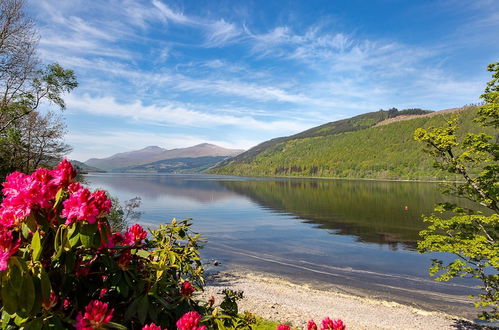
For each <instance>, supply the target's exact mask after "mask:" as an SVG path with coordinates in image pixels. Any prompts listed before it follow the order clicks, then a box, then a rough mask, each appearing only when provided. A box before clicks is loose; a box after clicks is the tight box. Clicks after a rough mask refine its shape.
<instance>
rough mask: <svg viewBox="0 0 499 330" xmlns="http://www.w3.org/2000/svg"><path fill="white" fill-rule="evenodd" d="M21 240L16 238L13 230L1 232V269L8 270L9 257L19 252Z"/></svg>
mask: <svg viewBox="0 0 499 330" xmlns="http://www.w3.org/2000/svg"><path fill="white" fill-rule="evenodd" d="M19 245H20V240H14V237H12V232H11V231H5V230H4V231H2V232H0V270H6V269H7V267H8V265H9V258H10V257H11V256H12V255H14V254H16V253H17V250H18V249H19Z"/></svg>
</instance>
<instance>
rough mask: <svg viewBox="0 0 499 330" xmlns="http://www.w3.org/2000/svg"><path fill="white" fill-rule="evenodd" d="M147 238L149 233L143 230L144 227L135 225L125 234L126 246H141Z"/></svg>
mask: <svg viewBox="0 0 499 330" xmlns="http://www.w3.org/2000/svg"><path fill="white" fill-rule="evenodd" d="M146 236H147V232H146V231H145V230H144V229H143V228H142V226H140V225H138V224H135V225H133V226H131V227H130V228H128V231H127V232H126V233H125V244H127V245H134V244H140V243H142V240H143V239H144V238H146Z"/></svg>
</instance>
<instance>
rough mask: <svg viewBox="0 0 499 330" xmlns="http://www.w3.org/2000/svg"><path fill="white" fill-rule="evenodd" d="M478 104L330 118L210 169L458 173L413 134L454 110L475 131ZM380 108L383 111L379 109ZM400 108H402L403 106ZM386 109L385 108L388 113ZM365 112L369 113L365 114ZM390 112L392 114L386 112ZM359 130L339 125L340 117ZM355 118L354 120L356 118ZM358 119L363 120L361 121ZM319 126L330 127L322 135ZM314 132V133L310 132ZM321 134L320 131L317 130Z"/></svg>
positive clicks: (425, 176)
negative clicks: (399, 116)
mask: <svg viewBox="0 0 499 330" xmlns="http://www.w3.org/2000/svg"><path fill="white" fill-rule="evenodd" d="M475 112H476V108H467V109H465V110H462V111H456V112H452V113H448V112H443V114H435V115H425V116H420V117H417V118H414V119H410V120H404V121H398V122H394V123H391V124H388V125H382V126H374V125H375V124H376V123H378V122H380V121H381V120H383V119H386V118H383V119H381V120H379V119H378V118H376V117H374V118H373V115H372V114H376V113H370V114H366V115H367V116H366V115H361V116H357V117H353V118H351V119H347V120H343V121H340V122H334V123H329V124H326V125H322V126H319V127H316V128H313V129H311V130H308V131H305V132H302V133H300V134H296V135H294V136H291V137H287V138H279V139H274V140H270V141H267V142H264V143H262V144H260V145H258V146H257V147H255V148H252V149H250V150H248V151H247V152H245V153H243V154H241V155H239V156H238V157H236V158H234V159H232V160H230V161H229V162H226V163H224V164H221V165H220V166H218V167H216V168H213V169H211V170H210V173H216V174H230V175H248V176H311V177H345V178H372V179H411V180H414V179H416V180H442V179H447V180H449V179H454V177H452V176H450V175H449V174H446V173H442V171H439V170H436V169H434V168H433V163H432V161H431V160H429V159H428V158H427V156H426V155H425V154H424V153H423V149H422V148H423V146H422V145H421V143H417V142H415V141H414V139H413V133H414V130H415V129H417V128H418V127H429V126H440V125H442V124H443V123H444V122H445V121H446V120H448V119H449V118H450V116H452V115H455V116H457V117H458V121H459V122H460V124H459V125H460V132H459V134H461V135H463V134H465V133H466V132H475V131H476V130H477V126H476V124H475V123H474V122H473V120H472V118H473V116H474V114H475ZM378 113H381V112H378ZM399 113H401V111H399ZM383 115H384V114H383ZM363 116H364V117H363ZM387 118H388V117H387ZM348 121H350V127H351V128H357V127H360V129H358V130H354V129H350V130H346V129H343V130H335V129H334V128H336V127H338V126H339V125H338V123H341V124H342V125H341V127H345V126H346V125H345V123H346V122H348ZM352 123H354V124H352ZM359 123H364V125H360V124H359ZM318 132H326V133H325V134H324V135H319V136H317V133H318ZM310 133H313V134H310ZM313 135H316V136H313Z"/></svg>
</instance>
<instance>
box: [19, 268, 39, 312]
mask: <svg viewBox="0 0 499 330" xmlns="http://www.w3.org/2000/svg"><path fill="white" fill-rule="evenodd" d="M34 302H35V285H34V284H33V279H32V278H31V276H30V275H28V274H25V276H23V283H22V286H21V290H20V294H19V296H18V310H17V315H19V316H21V317H28V316H29V313H30V312H31V309H32V308H33V304H34Z"/></svg>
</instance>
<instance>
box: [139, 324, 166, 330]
mask: <svg viewBox="0 0 499 330" xmlns="http://www.w3.org/2000/svg"><path fill="white" fill-rule="evenodd" d="M142 330H163V329H162V328H161V327H160V326H159V325H156V324H154V323H150V324H147V325H144V326H143V327H142ZM164 330H167V329H166V328H165V329H164Z"/></svg>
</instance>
